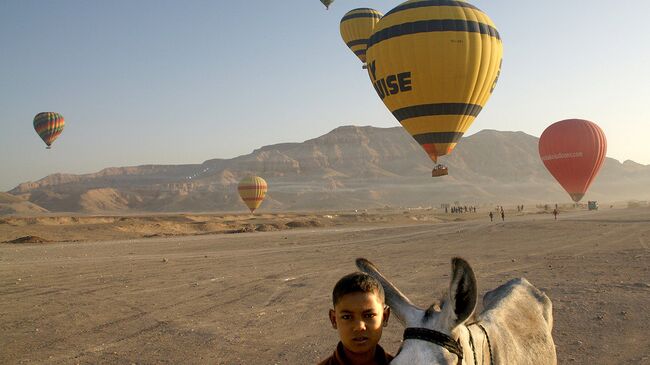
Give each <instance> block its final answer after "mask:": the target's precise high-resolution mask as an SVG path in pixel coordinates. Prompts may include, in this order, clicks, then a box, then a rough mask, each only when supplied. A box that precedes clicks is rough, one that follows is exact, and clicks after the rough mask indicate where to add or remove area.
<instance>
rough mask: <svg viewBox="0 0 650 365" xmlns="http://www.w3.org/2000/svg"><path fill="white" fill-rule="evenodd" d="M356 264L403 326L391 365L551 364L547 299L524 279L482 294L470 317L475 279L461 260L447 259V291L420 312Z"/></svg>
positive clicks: (365, 264)
mask: <svg viewBox="0 0 650 365" xmlns="http://www.w3.org/2000/svg"><path fill="white" fill-rule="evenodd" d="M356 263H357V267H358V268H359V269H360V270H361V271H364V272H366V273H368V274H370V275H371V276H373V277H374V278H376V279H377V280H379V282H380V283H381V285H382V286H383V287H384V291H385V293H386V304H388V305H389V306H390V307H391V310H392V312H393V314H395V315H396V316H397V319H398V320H399V321H400V322H401V323H402V324H403V325H404V327H406V330H405V331H404V342H403V343H402V347H401V348H400V350H399V352H398V353H397V356H396V357H395V359H394V360H393V361H392V362H391V364H392V365H433V364H450V365H451V364H467V365H471V364H476V365H478V364H481V365H484V364H490V365H493V364H498V365H527V364H530V365H546V364H552V365H555V364H557V358H556V354H555V344H554V343H553V337H552V336H551V330H552V329H553V309H552V305H551V301H550V299H549V298H548V297H547V296H546V295H545V294H544V293H543V292H541V291H540V290H538V289H537V288H535V287H534V286H533V285H532V284H530V283H529V282H528V281H527V280H526V279H523V278H521V279H513V280H510V281H509V282H507V283H505V284H503V285H501V286H500V287H498V288H496V289H494V290H492V291H490V292H487V293H486V294H485V296H484V297H483V307H484V310H483V312H482V313H480V314H479V315H478V316H476V318H471V319H470V317H472V314H473V313H474V309H475V308H476V301H477V298H478V294H477V288H476V287H477V286H476V278H475V276H474V271H472V268H471V267H470V266H469V264H468V263H467V261H465V260H463V259H461V258H454V259H452V261H451V267H452V269H451V270H452V277H451V283H450V285H449V293H448V294H447V295H446V298H444V299H443V302H442V304H440V305H438V304H434V305H432V306H430V307H429V308H428V309H426V310H424V309H422V308H419V307H417V306H415V305H414V304H413V303H411V301H410V300H409V299H408V298H407V297H406V296H405V295H404V294H402V293H401V292H400V291H399V290H398V289H397V288H396V287H395V286H394V285H393V284H392V283H391V282H390V281H388V280H387V279H386V278H385V277H384V276H383V275H382V274H381V273H380V272H379V271H378V270H377V268H376V267H375V265H373V264H372V263H371V262H370V261H368V260H366V259H363V258H360V259H357V261H356Z"/></svg>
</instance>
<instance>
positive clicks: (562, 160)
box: [539, 119, 607, 202]
mask: <svg viewBox="0 0 650 365" xmlns="http://www.w3.org/2000/svg"><path fill="white" fill-rule="evenodd" d="M606 153H607V140H606V139H605V133H603V130H602V129H600V127H599V126H598V125H596V123H593V122H590V121H588V120H582V119H566V120H562V121H559V122H556V123H553V124H551V125H550V126H549V127H548V128H546V130H544V133H542V135H541V137H539V156H540V158H541V159H542V162H543V163H544V166H546V168H547V169H548V171H549V172H550V173H551V175H553V177H555V179H556V180H557V181H558V182H559V183H560V185H562V187H563V188H564V190H566V192H567V193H569V195H570V196H571V199H573V201H575V202H578V201H580V199H582V197H583V196H584V195H585V193H586V192H587V189H589V185H591V183H592V182H593V180H594V178H595V177H596V175H597V174H598V171H599V170H600V168H601V166H602V165H603V161H604V160H605V155H606Z"/></svg>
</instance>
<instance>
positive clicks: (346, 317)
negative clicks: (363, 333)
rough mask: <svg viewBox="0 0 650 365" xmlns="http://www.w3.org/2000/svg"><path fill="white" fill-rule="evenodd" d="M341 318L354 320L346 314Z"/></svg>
mask: <svg viewBox="0 0 650 365" xmlns="http://www.w3.org/2000/svg"><path fill="white" fill-rule="evenodd" d="M341 318H343V319H350V318H352V316H351V315H349V314H344V315H342V316H341Z"/></svg>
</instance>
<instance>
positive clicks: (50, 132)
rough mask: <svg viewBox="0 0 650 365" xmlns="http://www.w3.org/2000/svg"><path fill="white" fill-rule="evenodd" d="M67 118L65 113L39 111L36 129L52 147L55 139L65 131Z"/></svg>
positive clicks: (35, 121)
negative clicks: (64, 117) (64, 116)
mask: <svg viewBox="0 0 650 365" xmlns="http://www.w3.org/2000/svg"><path fill="white" fill-rule="evenodd" d="M64 126H65V119H63V115H61V114H59V113H54V112H43V113H38V114H36V116H35V117H34V129H35V130H36V133H38V135H39V136H40V137H41V139H42V140H43V142H45V144H46V145H47V148H50V146H51V145H52V143H54V140H55V139H57V137H58V136H59V135H60V134H61V132H63V127H64Z"/></svg>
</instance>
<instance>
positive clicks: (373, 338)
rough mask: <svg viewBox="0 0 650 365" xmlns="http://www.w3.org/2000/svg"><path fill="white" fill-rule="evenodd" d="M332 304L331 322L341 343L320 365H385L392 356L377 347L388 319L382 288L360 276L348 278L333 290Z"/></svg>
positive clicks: (343, 279) (350, 275)
mask: <svg viewBox="0 0 650 365" xmlns="http://www.w3.org/2000/svg"><path fill="white" fill-rule="evenodd" d="M332 302H333V305H334V309H330V311H329V317H330V322H331V323H332V327H333V328H334V329H335V330H337V331H338V333H339V339H340V341H339V343H338V345H337V346H336V350H335V351H334V354H333V355H332V356H330V357H329V358H327V359H325V360H323V361H322V362H320V363H319V365H360V364H374V365H388V363H389V362H390V361H391V360H392V359H393V356H392V355H390V354H388V353H386V352H385V351H384V349H383V348H382V347H381V346H379V340H380V339H381V334H382V330H383V328H384V327H386V325H387V324H388V317H389V316H390V308H389V307H388V306H386V304H385V299H384V289H383V288H382V287H381V284H380V283H379V282H378V281H377V280H376V279H374V278H373V277H372V276H370V275H368V274H365V273H362V272H355V273H352V274H348V275H346V276H344V277H342V278H341V279H340V280H339V281H338V282H337V283H336V285H335V286H334V290H333V292H332Z"/></svg>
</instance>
